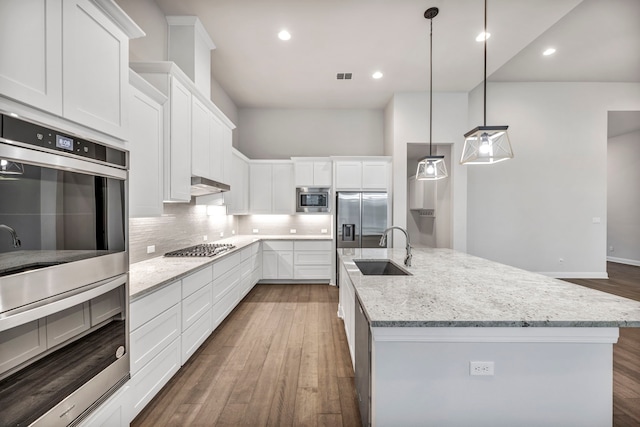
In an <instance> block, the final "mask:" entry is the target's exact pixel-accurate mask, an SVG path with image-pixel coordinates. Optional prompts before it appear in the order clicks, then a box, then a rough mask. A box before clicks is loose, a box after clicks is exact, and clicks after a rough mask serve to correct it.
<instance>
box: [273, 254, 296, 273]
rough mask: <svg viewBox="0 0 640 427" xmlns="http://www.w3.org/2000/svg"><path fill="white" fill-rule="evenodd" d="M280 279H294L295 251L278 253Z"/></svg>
mask: <svg viewBox="0 0 640 427" xmlns="http://www.w3.org/2000/svg"><path fill="white" fill-rule="evenodd" d="M277 254H278V279H293V251H278V252H277Z"/></svg>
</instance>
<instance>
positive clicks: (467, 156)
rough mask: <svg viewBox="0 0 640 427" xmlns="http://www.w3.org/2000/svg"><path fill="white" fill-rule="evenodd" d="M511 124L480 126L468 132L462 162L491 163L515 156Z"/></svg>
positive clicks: (466, 163)
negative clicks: (508, 130)
mask: <svg viewBox="0 0 640 427" xmlns="http://www.w3.org/2000/svg"><path fill="white" fill-rule="evenodd" d="M508 127H509V126H478V127H477V128H475V129H473V130H471V131H469V132H467V133H466V134H465V135H464V137H465V140H464V148H463V150H462V157H461V158H460V163H461V164H463V165H490V164H493V163H498V162H501V161H503V160H508V159H512V158H513V150H512V149H511V142H510V141H509V134H508V133H507V128H508Z"/></svg>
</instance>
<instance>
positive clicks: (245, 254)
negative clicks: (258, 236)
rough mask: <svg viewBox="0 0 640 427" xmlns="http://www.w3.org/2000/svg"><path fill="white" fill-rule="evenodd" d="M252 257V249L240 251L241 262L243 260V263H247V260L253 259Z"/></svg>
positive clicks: (247, 248)
mask: <svg viewBox="0 0 640 427" xmlns="http://www.w3.org/2000/svg"><path fill="white" fill-rule="evenodd" d="M251 255H252V252H251V247H246V248H243V249H242V250H241V251H240V260H241V261H245V260H247V259H249V258H251Z"/></svg>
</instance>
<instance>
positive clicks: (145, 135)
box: [129, 87, 164, 217]
mask: <svg viewBox="0 0 640 427" xmlns="http://www.w3.org/2000/svg"><path fill="white" fill-rule="evenodd" d="M131 90H132V96H131V106H130V111H131V128H130V132H131V139H130V143H129V162H130V165H131V166H130V170H129V215H130V216H131V217H150V216H160V215H162V144H163V143H164V131H163V126H164V106H163V105H160V104H158V103H157V102H156V101H154V100H153V99H151V98H150V97H149V96H147V95H145V94H144V93H142V92H141V91H140V90H138V89H136V88H134V87H132V88H131Z"/></svg>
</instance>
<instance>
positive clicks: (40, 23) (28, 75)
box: [0, 0, 62, 115]
mask: <svg viewBox="0 0 640 427" xmlns="http://www.w3.org/2000/svg"><path fill="white" fill-rule="evenodd" d="M61 23H62V0H31V1H24V0H2V1H0V28H2V34H3V36H2V37H0V94H2V95H3V96H6V97H9V98H13V99H15V100H17V101H20V102H23V103H25V104H28V105H32V106H34V107H36V108H39V109H41V110H45V111H48V112H50V113H53V114H56V115H62V36H61V33H62V25H61Z"/></svg>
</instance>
